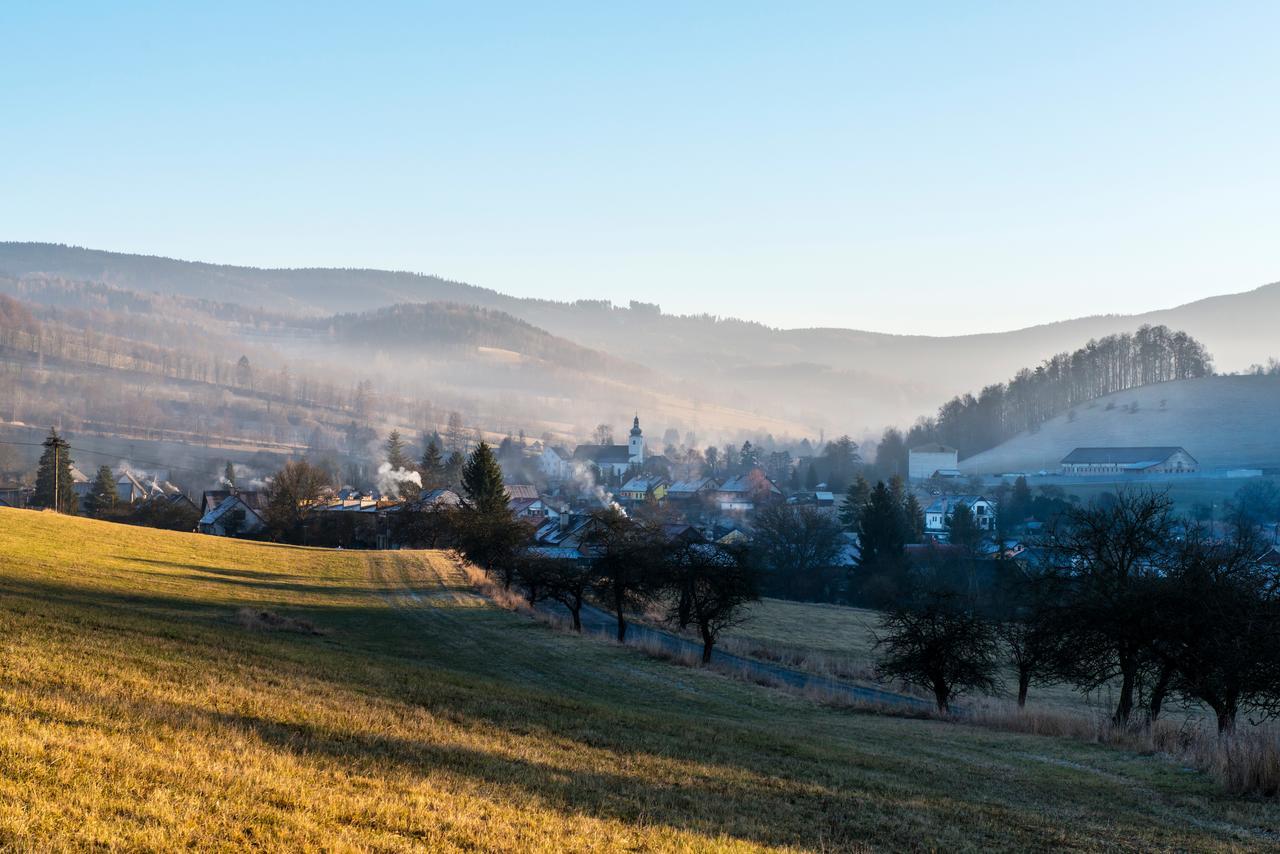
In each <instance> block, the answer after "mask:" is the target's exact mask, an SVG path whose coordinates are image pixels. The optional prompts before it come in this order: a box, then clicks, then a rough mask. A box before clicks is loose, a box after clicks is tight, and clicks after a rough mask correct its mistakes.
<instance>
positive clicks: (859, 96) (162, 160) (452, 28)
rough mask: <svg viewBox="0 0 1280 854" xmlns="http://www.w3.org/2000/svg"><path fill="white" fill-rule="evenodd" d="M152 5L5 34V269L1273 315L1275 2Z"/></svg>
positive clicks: (896, 318)
mask: <svg viewBox="0 0 1280 854" xmlns="http://www.w3.org/2000/svg"><path fill="white" fill-rule="evenodd" d="M174 5H177V4H169V3H155V4H133V5H132V6H129V4H125V3H118V4H108V3H83V4H77V3H69V2H68V3H60V4H53V3H22V4H19V3H5V4H3V6H0V33H3V50H0V239H6V240H48V241H56V242H65V243H74V244H78V245H85V246H91V247H95V248H102V249H115V250H121V251H132V252H145V253H152V254H161V255H170V256H175V257H180V258H189V259H199V260H209V261H220V262H227V263H242V264H253V265H262V266H327V265H338V266H369V267H390V268H397V269H410V270H417V271H422V272H430V273H437V274H439V275H442V276H446V277H449V278H456V279H462V280H465V281H469V282H473V283H475V284H481V285H485V286H489V287H493V288H497V289H499V290H502V291H507V292H510V293H515V294H522V295H539V296H546V297H552V298H559V299H572V298H578V297H593V298H609V299H613V300H614V301H617V302H625V301H626V300H627V299H630V298H639V299H644V300H647V301H656V302H659V303H661V304H662V306H663V308H664V309H666V310H668V311H677V312H695V311H699V312H700V311H705V312H712V313H716V314H725V315H736V316H741V317H748V318H753V319H758V320H762V321H764V322H767V323H770V324H773V325H778V326H810V325H824V326H836V325H840V326H851V327H859V328H868V329H877V330H886V331H898V332H922V333H942V332H967V331H982V330H990V329H1003V328H1011V327H1016V326H1022V325H1027V324H1030V323H1034V322H1040V321H1048V320H1053V319H1059V318H1062V317H1067V316H1076V315H1082V314H1096V313H1104V312H1119V311H1136V310H1144V309H1149V308H1156V307H1163V306H1168V305H1173V304H1177V303H1181V302H1186V301H1188V300H1191V299H1196V298H1199V297H1202V296H1206V295H1209V294H1212V293H1223V292H1230V291H1239V290H1246V289H1249V288H1252V287H1255V286H1257V285H1260V284H1263V283H1266V282H1270V281H1274V280H1276V279H1280V41H1278V38H1280V35H1278V34H1280V3H1278V2H1275V0H1270V1H1269V2H1257V3H1223V2H1212V3H1210V2H1205V3H1199V4H1193V3H1179V2H1168V0H1162V2H1151V3H1137V2H1134V3H1117V2H1114V0H1111V2H1103V3H1082V2H1069V3H1068V2H1062V3H1059V4H1056V5H1055V4H1050V3H1040V2H1036V3H1014V2H1001V3H974V2H964V3H960V2H945V3H911V4H907V3H883V2H881V3H874V4H872V3H868V4H855V3H851V2H839V3H829V4H828V3H799V2H797V3H791V2H776V3H769V4H755V3H746V2H733V3H724V4H719V3H710V2H696V3H695V2H689V3H682V4H670V5H667V4H660V3H628V4H622V3H601V2H591V3H583V4H563V3H560V4H545V6H542V7H539V4H534V3H519V4H509V5H508V4H499V3H451V4H448V5H440V6H430V5H428V4H423V3H405V4H374V3H360V4H343V6H344V7H346V8H338V7H336V6H335V7H334V8H325V6H324V4H322V3H314V2H307V3H296V4H284V3H272V4H259V3H244V4H240V3H230V2H221V3H216V4H214V3H210V4H208V6H207V8H205V9H204V10H203V11H192V10H186V11H175V10H174V9H173V8H171V7H172V6H174ZM184 5H194V4H184ZM262 5H270V6H272V9H273V10H272V11H264V10H263V9H261V8H259V6H262ZM19 6H24V7H26V8H17V7H19ZM55 6H56V8H55ZM125 6H128V9H127V10H124V11H122V10H121V9H120V8H117V7H125Z"/></svg>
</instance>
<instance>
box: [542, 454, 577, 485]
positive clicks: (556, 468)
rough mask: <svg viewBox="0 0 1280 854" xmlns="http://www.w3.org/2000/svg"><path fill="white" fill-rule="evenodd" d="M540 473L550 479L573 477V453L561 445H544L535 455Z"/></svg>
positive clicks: (557, 479)
mask: <svg viewBox="0 0 1280 854" xmlns="http://www.w3.org/2000/svg"><path fill="white" fill-rule="evenodd" d="M534 459H535V461H536V465H537V468H538V474H540V475H542V476H543V477H545V478H546V479H547V480H549V481H562V480H568V479H569V478H571V477H573V454H571V453H569V451H568V450H567V449H566V448H562V447H560V446H559V445H556V446H554V447H552V446H549V445H548V446H543V448H542V450H541V451H539V452H538V453H537V455H536V456H535V457H534Z"/></svg>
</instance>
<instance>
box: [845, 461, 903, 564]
mask: <svg viewBox="0 0 1280 854" xmlns="http://www.w3.org/2000/svg"><path fill="white" fill-rule="evenodd" d="M902 521H903V520H902V504H901V502H900V501H898V500H897V499H895V498H894V497H893V494H892V493H891V492H890V490H889V487H887V486H885V484H884V481H879V482H878V483H877V484H876V486H875V489H873V490H871V498H870V500H868V501H867V503H866V506H865V507H864V509H863V511H862V513H861V515H860V517H859V519H858V527H857V534H858V543H859V545H860V547H861V549H862V555H861V558H860V560H859V565H860V566H862V567H875V568H881V567H889V566H893V565H896V564H897V563H898V562H900V560H901V558H902V553H903V547H904V546H905V545H906V542H907V536H906V534H907V532H906V531H905V530H903V524H902Z"/></svg>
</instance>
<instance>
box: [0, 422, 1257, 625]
mask: <svg viewBox="0 0 1280 854" xmlns="http://www.w3.org/2000/svg"><path fill="white" fill-rule="evenodd" d="M625 438H626V442H625V444H622V443H614V442H613V440H612V436H611V433H610V432H608V431H601V433H600V435H598V436H597V437H596V439H597V441H596V442H593V443H589V444H579V445H577V446H575V447H573V448H572V449H570V448H569V447H566V446H564V445H557V444H551V443H548V442H542V441H532V442H528V443H526V442H524V441H523V438H521V439H520V440H516V439H514V438H513V437H508V438H507V439H505V440H504V441H502V442H501V443H500V444H499V445H498V447H497V449H496V456H497V460H498V462H499V464H500V465H501V468H502V473H503V474H502V476H503V481H504V486H505V495H506V501H507V511H508V513H509V514H510V516H511V518H512V519H513V520H515V521H517V522H519V523H520V524H521V529H522V530H523V531H524V532H525V534H524V535H523V539H524V542H523V546H522V547H523V548H524V549H525V551H526V554H527V555H528V556H530V557H536V558H544V559H550V560H562V561H577V562H589V561H591V560H592V559H593V555H594V550H593V549H594V547H593V542H594V538H595V535H596V534H597V533H598V528H599V526H600V524H601V522H600V514H601V513H602V512H604V511H613V512H617V513H620V514H623V515H625V516H627V517H629V518H634V519H636V520H643V521H645V522H646V523H649V524H651V525H654V526H655V527H656V529H657V530H659V531H660V532H661V534H662V536H663V537H664V538H666V539H667V540H669V541H671V542H676V543H685V544H716V545H720V546H739V545H740V546H752V547H757V548H759V547H764V548H763V550H764V551H765V552H766V553H772V554H775V555H778V554H783V553H785V552H787V550H795V551H801V550H804V551H806V558H805V561H804V562H803V565H799V566H791V567H789V569H788V571H789V572H790V574H793V575H797V576H799V575H806V574H807V575H810V576H813V577H814V578H815V579H820V580H818V581H815V582H814V583H813V584H809V585H802V587H803V588H804V591H805V592H804V593H802V594H801V595H804V596H809V597H812V598H819V599H825V600H832V601H852V600H856V599H857V598H858V597H857V595H856V593H855V591H853V590H852V589H851V588H850V582H849V578H850V577H851V576H852V574H853V573H854V572H855V570H856V569H857V568H858V567H859V566H860V565H861V564H862V563H863V560H862V551H863V547H864V542H863V538H864V537H865V536H872V534H868V533H867V532H866V531H864V530H863V527H862V523H861V521H860V519H861V516H862V510H861V508H864V507H865V506H866V505H867V504H868V503H869V502H870V501H871V499H872V497H873V496H872V493H873V486H874V485H876V483H877V482H880V481H883V480H884V479H883V477H882V476H881V475H880V472H879V470H877V468H876V467H874V466H871V465H868V464H866V463H864V462H863V461H862V460H861V458H860V457H859V456H858V454H857V445H856V444H854V443H851V442H850V441H849V440H848V438H847V437H841V438H840V439H839V440H835V441H833V442H828V443H825V444H822V443H818V444H815V445H814V446H813V450H814V455H813V456H812V457H804V456H796V457H793V456H792V455H791V454H790V453H789V452H787V451H772V452H770V453H768V454H760V453H758V452H757V451H756V450H755V449H754V448H753V447H752V446H751V443H750V442H746V443H744V444H743V446H742V447H741V448H740V449H733V448H727V449H726V452H725V453H724V454H723V455H719V454H716V453H714V448H711V449H708V452H707V454H706V455H703V454H701V453H695V454H681V453H675V450H676V449H674V448H672V449H671V450H672V451H673V453H671V454H662V453H656V452H655V451H654V450H653V449H652V448H651V447H650V445H649V443H648V442H647V441H646V437H645V434H644V430H643V428H642V426H641V421H640V417H639V414H637V415H636V416H635V417H634V418H633V420H632V423H631V426H630V429H629V431H628V433H627V435H626V437H625ZM423 441H424V442H425V443H426V444H427V445H428V446H429V447H428V448H426V449H424V452H423V459H422V462H421V463H414V462H411V461H410V455H409V451H408V450H407V446H406V443H404V441H403V440H402V439H401V438H400V437H399V434H398V433H393V434H392V436H391V437H389V439H388V442H387V444H386V446H385V448H384V450H385V455H386V456H387V457H388V459H387V460H386V461H385V462H384V464H383V465H382V466H381V468H380V471H381V472H382V473H383V475H386V476H385V477H380V478H379V486H381V487H382V488H381V489H378V488H370V489H364V490H359V489H355V488H352V487H350V486H345V487H338V486H334V485H332V484H331V483H328V482H326V483H319V484H316V485H313V487H312V488H311V491H309V492H307V493H305V494H300V495H299V497H298V499H297V501H296V503H297V505H298V506H297V507H296V514H293V515H291V517H290V523H289V527H290V530H289V531H287V532H286V531H282V530H280V528H281V523H280V522H279V520H278V519H275V520H273V518H272V515H271V513H270V512H269V504H270V486H269V482H265V481H262V480H252V481H250V482H247V483H244V485H243V486H241V485H238V484H237V482H236V480H237V477H236V470H237V469H236V466H235V465H234V464H232V463H228V464H227V467H226V473H225V475H224V476H223V477H222V478H221V480H222V483H220V484H219V486H218V488H214V489H205V490H202V491H200V492H199V494H196V495H188V494H187V493H186V492H184V491H183V490H182V489H181V488H179V487H178V486H176V485H175V484H174V483H172V482H171V481H170V480H168V479H167V478H166V477H165V476H164V473H161V474H159V475H155V474H141V473H140V470H138V469H135V468H133V467H131V466H130V465H129V464H128V463H127V462H121V463H120V464H119V465H117V466H116V467H115V468H114V469H108V467H105V466H104V467H102V469H101V470H100V471H99V472H98V474H97V476H96V477H90V476H88V475H87V474H86V473H84V472H83V471H81V469H80V468H78V467H76V466H75V465H70V466H69V478H70V485H71V490H72V492H73V493H74V500H73V509H74V511H75V512H78V513H80V514H82V515H97V516H99V517H106V518H113V519H116V520H119V521H132V522H134V523H135V524H142V525H148V526H154V527H164V528H170V529H174V530H193V531H198V532H199V533H202V534H206V535H212V536H222V537H237V538H247V539H281V538H283V539H286V540H287V541H292V542H298V543H300V544H303V545H317V546H328V547H334V548H344V549H401V548H422V547H431V548H434V547H439V546H443V545H448V544H449V542H450V533H449V528H448V523H449V518H450V517H449V515H448V514H450V513H452V512H453V511H456V510H457V509H458V508H460V507H462V506H463V505H464V504H465V503H466V500H467V499H466V495H465V491H464V490H463V489H462V488H461V486H460V482H459V479H458V473H459V471H460V464H459V459H460V455H457V459H455V460H454V461H453V465H452V467H450V466H449V465H447V464H446V463H445V462H444V461H442V460H441V455H440V449H439V448H438V447H437V446H436V445H435V443H436V442H437V441H442V440H440V438H439V436H438V435H436V436H433V437H426V436H424V437H423ZM67 448H68V450H67V451H66V453H67V455H68V456H70V455H71V454H73V453H74V451H73V450H72V449H71V448H70V446H69V445H68V446H67ZM735 450H736V453H734V451H735ZM708 458H709V459H708ZM450 468H451V469H452V473H450ZM1197 471H1198V462H1197V461H1196V459H1195V457H1194V456H1192V455H1191V453H1189V452H1188V451H1187V450H1186V449H1184V448H1181V447H1133V448H1075V449H1069V450H1068V451H1067V452H1066V453H1065V455H1064V457H1063V459H1062V463H1061V468H1060V470H1059V471H1056V472H1054V473H1053V474H1052V475H1051V474H1050V473H1049V472H1045V471H1040V472H1035V473H1031V472H1014V473H1005V474H1001V475H994V476H989V477H985V478H983V477H978V476H973V475H968V476H966V475H965V474H963V473H962V472H961V470H960V461H959V455H958V452H957V450H956V449H955V448H952V447H949V446H946V445H943V444H940V443H936V442H935V443H927V444H924V445H919V446H916V447H914V448H911V449H910V450H909V452H908V454H907V466H906V472H905V474H906V476H905V477H902V476H901V475H891V476H890V477H889V478H888V479H887V483H882V484H881V485H884V486H885V487H886V488H887V490H888V493H887V494H888V495H890V496H891V497H892V502H893V505H894V507H895V508H897V509H896V511H895V512H897V513H898V515H899V518H900V523H899V528H900V529H901V530H900V531H899V533H898V534H896V540H897V541H899V542H896V543H895V546H894V547H895V549H900V551H901V553H902V554H904V555H905V556H906V558H907V559H908V561H915V562H921V561H938V560H942V559H945V558H948V557H950V558H957V559H965V560H969V561H974V562H976V563H978V564H979V565H981V564H983V563H990V562H992V561H996V560H1012V561H1017V562H1020V563H1023V564H1024V565H1027V566H1032V565H1036V564H1040V563H1043V562H1044V561H1045V560H1047V556H1046V553H1045V548H1044V545H1043V540H1044V536H1043V535H1044V534H1045V532H1046V526H1047V525H1049V524H1050V523H1051V522H1052V521H1053V519H1054V518H1055V517H1056V516H1057V515H1058V514H1060V513H1062V512H1064V511H1065V510H1067V509H1069V507H1070V506H1071V504H1072V502H1073V501H1074V500H1075V499H1074V496H1071V495H1070V494H1068V493H1067V492H1066V491H1065V489H1064V488H1063V487H1062V486H1059V485H1056V483H1055V482H1060V483H1072V482H1086V481H1089V480H1098V481H1111V480H1115V479H1117V478H1120V479H1124V478H1126V477H1128V478H1133V479H1135V480H1136V479H1138V478H1141V477H1143V476H1165V477H1174V476H1188V475H1194V474H1195V473H1196V472H1197ZM802 472H803V474H802ZM819 472H821V473H823V474H825V475H827V476H828V477H829V478H830V480H831V481H832V482H831V483H828V482H826V481H818V480H817V479H816V478H817V477H818V476H819V474H818V473H819ZM806 481H808V482H807V483H806ZM1032 484H1036V486H1035V490H1034V492H1033V487H1032ZM34 491H35V488H34V487H32V486H17V485H9V486H0V506H11V507H24V506H28V505H32V504H38V503H39V502H36V501H35V500H34V494H33V493H34ZM104 492H105V493H110V495H109V496H108V497H106V498H104V497H103V495H104ZM1036 493H1038V494H1036ZM276 515H277V516H279V512H278V511H277V514H276ZM957 517H959V520H958V521H957ZM1272 538H1274V531H1273V532H1272ZM802 542H803V544H804V545H803V546H801V543H802ZM1277 559H1280V556H1277V555H1275V554H1273V555H1272V556H1270V557H1268V558H1267V560H1269V561H1275V560H1277Z"/></svg>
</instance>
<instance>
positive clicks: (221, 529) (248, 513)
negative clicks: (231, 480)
mask: <svg viewBox="0 0 1280 854" xmlns="http://www.w3.org/2000/svg"><path fill="white" fill-rule="evenodd" d="M207 494H208V493H206V495H207ZM266 527H267V523H266V520H264V519H263V518H262V515H261V514H260V513H259V512H258V510H257V509H255V508H254V507H252V506H250V504H249V502H247V501H246V500H245V498H244V496H243V495H242V494H239V493H237V494H234V495H228V496H227V497H226V498H224V499H222V501H221V502H219V503H218V505H217V506H216V507H214V508H213V509H212V510H210V511H208V512H207V513H205V514H204V515H203V516H201V517H200V522H199V530H200V533H202V534H211V535H213V536H215V537H240V536H245V535H252V534H257V533H260V532H262V531H264V530H266Z"/></svg>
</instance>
